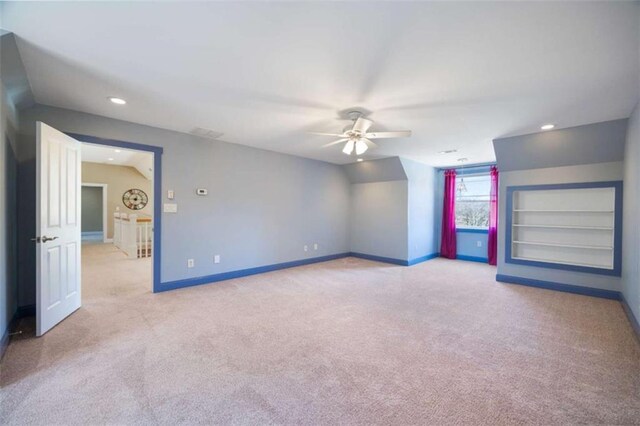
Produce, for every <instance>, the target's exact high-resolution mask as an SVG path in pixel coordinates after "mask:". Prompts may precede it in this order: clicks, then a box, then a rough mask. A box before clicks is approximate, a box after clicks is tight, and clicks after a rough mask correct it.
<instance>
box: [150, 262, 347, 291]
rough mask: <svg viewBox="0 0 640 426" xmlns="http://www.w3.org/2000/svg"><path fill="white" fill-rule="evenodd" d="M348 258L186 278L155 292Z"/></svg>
mask: <svg viewBox="0 0 640 426" xmlns="http://www.w3.org/2000/svg"><path fill="white" fill-rule="evenodd" d="M344 257H349V253H339V254H332V255H329V256H321V257H313V258H310V259H301V260H294V261H292V262H284V263H276V264H273V265H266V266H258V267H256V268H248V269H240V270H238V271H229V272H222V273H220V274H214V275H206V276H204V277H196V278H187V279H184V280H177V281H169V282H164V283H162V284H160V287H159V288H158V289H156V292H162V291H168V290H175V289H178V288H184V287H192V286H195V285H201V284H209V283H215V282H218V281H225V280H230V279H233V278H241V277H247V276H249V275H256V274H262V273H265V272H272V271H277V270H280V269H287V268H293V267H296V266H303V265H310V264H312V263H319V262H326V261H328V260H335V259H342V258H344Z"/></svg>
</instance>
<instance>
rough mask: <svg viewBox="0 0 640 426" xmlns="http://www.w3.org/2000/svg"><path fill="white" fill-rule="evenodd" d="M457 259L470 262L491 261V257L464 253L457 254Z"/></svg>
mask: <svg viewBox="0 0 640 426" xmlns="http://www.w3.org/2000/svg"><path fill="white" fill-rule="evenodd" d="M456 260H467V261H469V262H480V263H489V259H488V258H486V257H478V256H466V255H464V254H458V255H456Z"/></svg>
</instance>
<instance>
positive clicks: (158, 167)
mask: <svg viewBox="0 0 640 426" xmlns="http://www.w3.org/2000/svg"><path fill="white" fill-rule="evenodd" d="M67 134H68V135H69V136H71V137H72V138H74V139H76V140H78V141H80V142H86V143H92V144H96V145H106V146H115V147H118V148H125V149H135V150H138V151H147V152H151V153H153V253H152V257H153V292H154V293H156V292H158V291H160V288H161V282H162V281H161V279H160V260H161V258H162V257H161V256H162V153H163V149H162V147H159V146H153V145H144V144H141V143H135V142H126V141H119V140H115V139H103V138H98V137H95V136H88V135H81V134H79V133H67Z"/></svg>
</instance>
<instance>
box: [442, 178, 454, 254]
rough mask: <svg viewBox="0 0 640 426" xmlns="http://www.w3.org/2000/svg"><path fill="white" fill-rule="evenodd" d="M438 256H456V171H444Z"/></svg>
mask: <svg viewBox="0 0 640 426" xmlns="http://www.w3.org/2000/svg"><path fill="white" fill-rule="evenodd" d="M440 256H442V257H446V258H449V259H455V258H456V171H455V170H446V171H445V172H444V206H443V208H442V238H441V240H440Z"/></svg>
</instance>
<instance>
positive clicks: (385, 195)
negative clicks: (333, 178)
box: [351, 180, 409, 260]
mask: <svg viewBox="0 0 640 426" xmlns="http://www.w3.org/2000/svg"><path fill="white" fill-rule="evenodd" d="M408 217H409V216H408V186H407V181H406V180H396V181H388V182H370V183H355V184H352V185H351V251H352V252H356V253H364V254H369V255H374V256H382V257H390V258H393V259H400V260H407V259H408V255H409V253H408V250H407V249H408V242H409V237H408V232H409V228H408Z"/></svg>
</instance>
